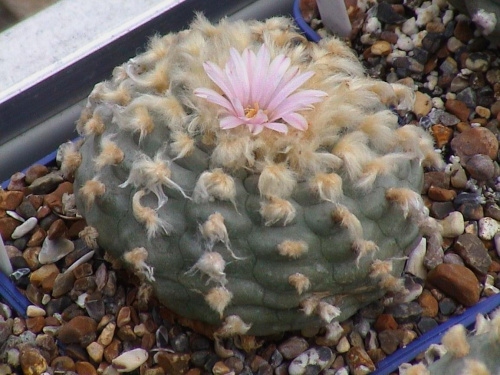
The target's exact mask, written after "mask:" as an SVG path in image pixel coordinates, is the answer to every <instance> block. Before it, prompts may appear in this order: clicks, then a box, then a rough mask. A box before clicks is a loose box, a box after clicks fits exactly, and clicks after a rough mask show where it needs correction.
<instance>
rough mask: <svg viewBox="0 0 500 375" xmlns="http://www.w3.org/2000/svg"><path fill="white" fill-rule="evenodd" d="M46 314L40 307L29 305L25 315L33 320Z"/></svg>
mask: <svg viewBox="0 0 500 375" xmlns="http://www.w3.org/2000/svg"><path fill="white" fill-rule="evenodd" d="M46 314H47V313H46V312H45V310H44V309H42V308H41V307H38V306H35V305H29V306H28V308H27V309H26V315H28V317H30V318H34V317H36V316H45V315H46Z"/></svg>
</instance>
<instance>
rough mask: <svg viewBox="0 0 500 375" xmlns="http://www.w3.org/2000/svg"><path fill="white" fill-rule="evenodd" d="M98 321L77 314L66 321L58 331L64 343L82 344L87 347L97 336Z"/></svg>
mask: <svg viewBox="0 0 500 375" xmlns="http://www.w3.org/2000/svg"><path fill="white" fill-rule="evenodd" d="M96 329H97V323H96V322H95V321H94V319H92V318H89V317H88V316H76V317H74V318H73V319H71V320H70V321H69V322H67V323H64V324H63V326H62V327H61V329H60V330H59V333H58V338H59V340H61V342H62V343H63V344H80V345H82V346H83V347H86V346H87V345H88V344H90V343H91V342H92V341H94V340H95V338H96Z"/></svg>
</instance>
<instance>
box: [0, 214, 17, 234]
mask: <svg viewBox="0 0 500 375" xmlns="http://www.w3.org/2000/svg"><path fill="white" fill-rule="evenodd" d="M20 224H21V223H20V222H19V221H17V220H16V219H13V218H11V217H10V216H6V217H2V218H0V235H1V236H2V238H3V239H4V240H10V239H11V237H10V236H12V233H14V230H15V229H16V228H17V227H18V226H19V225H20Z"/></svg>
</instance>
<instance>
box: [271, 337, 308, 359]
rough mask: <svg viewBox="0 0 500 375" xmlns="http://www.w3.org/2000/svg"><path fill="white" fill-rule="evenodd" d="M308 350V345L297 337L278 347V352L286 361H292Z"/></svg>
mask: <svg viewBox="0 0 500 375" xmlns="http://www.w3.org/2000/svg"><path fill="white" fill-rule="evenodd" d="M308 348H309V344H308V343H307V341H306V340H305V339H304V338H302V337H297V336H293V337H291V338H289V339H288V340H286V341H284V342H282V343H281V344H280V345H279V346H278V350H279V351H280V353H281V354H282V355H283V357H285V358H286V359H293V358H295V357H297V356H298V355H299V354H302V353H303V352H305V351H306V350H307V349H308Z"/></svg>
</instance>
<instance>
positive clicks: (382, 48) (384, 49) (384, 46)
mask: <svg viewBox="0 0 500 375" xmlns="http://www.w3.org/2000/svg"><path fill="white" fill-rule="evenodd" d="M370 52H371V53H372V54H374V55H375V56H387V55H388V54H389V53H391V52H392V46H391V44H390V43H389V42H386V41H385V40H378V41H376V42H375V43H373V44H372V46H371V47H370Z"/></svg>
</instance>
